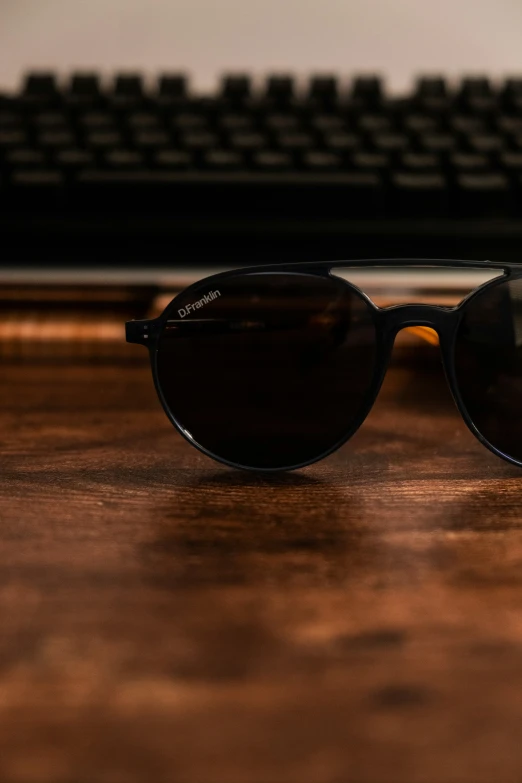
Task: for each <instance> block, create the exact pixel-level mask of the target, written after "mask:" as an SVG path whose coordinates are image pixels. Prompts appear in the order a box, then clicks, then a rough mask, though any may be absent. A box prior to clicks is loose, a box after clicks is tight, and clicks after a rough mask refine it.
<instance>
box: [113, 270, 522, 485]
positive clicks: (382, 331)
mask: <svg viewBox="0 0 522 783" xmlns="http://www.w3.org/2000/svg"><path fill="white" fill-rule="evenodd" d="M375 267H383V268H386V267H388V268H389V267H393V268H400V267H405V268H412V267H418V268H429V267H432V268H452V269H483V270H487V271H489V270H491V271H493V272H494V271H498V272H499V273H502V274H499V275H497V276H495V277H494V278H493V279H491V280H488V281H487V282H486V283H483V284H482V285H480V286H478V287H477V288H475V289H473V291H471V292H470V293H469V294H468V295H467V296H466V297H464V299H462V301H460V302H459V304H458V305H456V306H454V307H448V306H445V305H431V304H399V305H391V306H389V307H378V306H377V305H376V304H375V303H374V302H373V301H372V300H371V299H370V297H369V296H368V295H367V294H365V293H364V291H362V290H361V289H360V288H359V287H358V286H357V285H355V284H354V283H351V282H350V281H349V280H345V279H344V278H343V277H340V276H339V275H335V274H332V271H333V270H336V269H357V268H375ZM269 273H271V274H273V273H285V274H296V275H302V274H305V275H315V276H317V277H322V278H325V277H326V278H334V279H336V280H338V281H340V282H342V283H344V284H345V285H346V286H348V287H349V288H350V289H351V290H352V291H355V292H356V293H357V295H359V296H360V297H361V298H362V299H363V300H364V301H365V302H366V303H367V305H368V306H369V308H370V312H371V313H372V316H373V319H374V323H375V327H376V338H377V339H376V355H375V371H374V376H373V379H372V383H371V386H370V389H369V391H368V400H367V402H366V404H365V405H363V406H362V409H361V412H360V413H359V415H358V417H357V419H356V420H355V421H354V423H353V424H352V426H351V427H350V430H349V431H348V432H347V433H345V434H343V436H342V438H341V439H340V440H339V441H338V442H337V443H336V444H335V445H334V446H333V447H331V448H329V449H328V450H327V451H326V452H324V453H323V454H321V455H319V456H317V457H314V458H313V459H311V460H307V461H306V462H302V463H299V464H295V465H288V466H285V467H277V468H258V467H251V466H246V465H240V464H236V463H234V462H230V461H228V460H225V459H223V458H222V457H219V456H218V455H216V454H214V453H212V452H211V451H209V450H207V449H206V448H205V447H204V446H201V445H200V444H199V443H197V442H196V441H195V440H194V439H192V438H191V437H189V436H188V435H187V432H186V431H185V430H184V428H183V427H182V425H181V424H180V423H179V422H178V421H177V419H176V417H175V416H174V414H173V413H172V411H171V410H170V407H169V405H168V403H167V401H166V399H165V397H164V395H163V392H162V389H161V385H160V382H159V378H158V367H157V356H158V345H159V338H160V335H161V333H162V331H163V327H164V325H165V324H166V322H167V321H168V320H169V318H170V316H171V313H172V311H173V310H175V309H176V307H175V305H176V302H177V300H178V297H179V296H181V295H183V296H186V295H187V294H188V293H190V292H191V291H194V292H196V291H197V290H198V289H199V288H200V287H202V286H204V287H205V288H207V287H208V286H209V285H214V284H215V283H219V282H220V281H223V280H226V279H227V278H232V277H237V276H239V275H241V276H245V277H246V276H248V275H253V274H256V275H257V274H269ZM520 277H522V263H520V264H513V263H507V262H502V261H472V260H456V259H438V258H437V259H434V258H374V259H360V260H350V261H324V262H314V261H312V262H305V263H288V264H287V263H281V264H270V265H266V266H252V267H245V268H241V269H232V270H228V271H226V272H220V273H217V274H215V275H211V276H208V277H205V278H202V279H200V280H198V281H196V282H195V283H192V284H191V285H190V286H188V287H187V288H184V289H183V291H181V292H180V293H179V294H178V295H176V296H175V297H174V299H172V301H171V302H170V303H169V304H168V305H167V306H166V308H165V309H164V310H163V312H162V313H161V314H160V315H159V316H158V317H157V318H153V319H146V320H135V321H128V322H127V323H126V324H125V330H126V340H127V342H129V343H136V344H139V345H144V346H145V347H147V348H148V349H149V357H150V363H151V369H152V376H153V380H154V386H155V388H156V392H157V394H158V397H159V400H160V402H161V405H162V407H163V409H164V411H165V413H166V415H167V417H168V418H169V420H170V421H171V422H172V424H173V425H174V427H175V428H176V429H177V430H178V432H179V433H180V434H181V435H182V436H183V437H184V438H185V439H186V440H187V441H188V442H189V443H190V444H191V445H192V446H194V447H195V448H197V449H198V450H199V451H200V452H202V453H203V454H205V455H206V456H208V457H211V458H212V459H214V460H216V461H218V462H221V463H222V464H225V465H229V466H230V467H234V468H240V469H243V470H250V471H255V472H263V473H273V472H283V471H287V470H296V469H298V468H302V467H306V466H307V465H311V464H314V463H315V462H319V461H320V460H322V459H325V458H326V457H328V456H329V455H330V454H333V453H334V452H335V451H337V449H339V448H340V447H341V446H342V445H343V444H344V443H346V442H347V441H348V440H350V438H351V437H352V436H353V435H354V434H355V433H356V432H357V430H358V429H359V427H360V426H361V425H362V424H363V422H364V420H365V419H366V417H367V416H368V414H369V412H370V411H371V409H372V407H373V405H374V404H375V401H376V399H377V396H378V394H379V391H380V389H381V386H382V383H383V381H384V378H385V376H386V372H387V370H388V367H389V363H390V358H391V353H392V350H393V345H394V341H395V337H396V336H397V334H398V332H399V331H401V330H402V329H405V328H407V327H411V326H424V327H429V328H431V329H433V330H435V331H436V332H437V334H438V337H439V343H440V351H441V358H442V364H443V368H444V373H445V376H446V380H447V383H448V386H449V389H450V392H451V395H452V397H453V400H454V402H455V404H456V406H457V409H458V411H459V413H460V415H461V416H462V418H463V420H464V422H465V424H466V426H467V427H468V429H469V430H470V431H471V432H472V434H473V435H474V436H475V437H476V438H477V440H478V441H479V442H480V443H482V445H483V446H485V447H486V448H487V449H489V451H491V452H492V453H493V454H495V455H496V456H498V457H501V458H502V459H504V460H506V461H507V462H510V463H512V464H513V465H517V466H518V467H522V461H519V460H516V459H514V458H513V457H510V456H509V455H508V454H505V453H504V452H502V451H501V450H500V449H498V448H496V447H495V446H494V445H493V444H492V443H490V442H489V441H488V440H487V439H486V438H485V437H484V436H483V435H482V434H481V432H480V431H479V430H478V429H477V427H476V426H475V424H474V422H473V420H472V419H471V417H470V415H469V414H468V411H467V409H466V407H465V405H464V402H463V400H462V397H461V394H460V391H459V387H458V382H457V377H456V372H455V365H454V354H455V341H456V336H457V332H458V327H459V324H460V321H461V319H462V316H463V314H464V312H465V310H466V307H467V306H468V304H469V303H470V302H472V301H473V299H474V298H475V297H476V296H479V295H481V294H482V293H483V292H484V291H485V290H486V289H490V288H494V287H495V286H497V285H501V284H503V283H505V282H506V280H508V279H517V278H520Z"/></svg>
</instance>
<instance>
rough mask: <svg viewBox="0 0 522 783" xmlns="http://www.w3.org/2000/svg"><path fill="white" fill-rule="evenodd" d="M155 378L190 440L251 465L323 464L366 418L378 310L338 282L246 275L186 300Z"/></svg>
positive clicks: (178, 306)
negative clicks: (324, 458) (321, 458)
mask: <svg viewBox="0 0 522 783" xmlns="http://www.w3.org/2000/svg"><path fill="white" fill-rule="evenodd" d="M168 316H169V317H168V321H167V323H166V325H165V327H164V330H163V332H162V334H161V336H160V340H159V347H158V355H157V378H158V382H159V386H160V389H161V392H162V394H163V398H164V403H165V404H166V406H167V408H168V409H169V411H170V413H171V415H172V416H173V417H174V418H175V420H176V422H177V424H178V426H180V427H181V428H182V429H183V430H184V432H185V434H186V435H187V437H189V439H192V440H193V441H194V442H195V443H196V444H198V445H199V446H201V447H202V448H204V449H206V450H207V451H208V452H210V453H211V454H212V455H213V456H215V457H217V458H220V459H223V460H226V461H227V462H231V463H233V464H235V465H239V466H243V467H251V468H264V469H267V468H272V469H274V468H276V469H277V468H290V467H295V466H298V465H302V464H304V463H306V462H310V461H313V460H315V459H319V458H320V457H322V456H323V455H324V454H325V453H326V452H328V451H329V450H331V449H333V448H334V447H335V446H336V445H337V444H338V443H339V442H340V441H342V440H343V439H344V438H345V437H346V436H347V435H348V434H350V432H351V430H352V429H353V428H354V427H355V426H358V424H359V423H360V421H359V418H360V417H361V416H362V415H363V414H364V412H365V407H366V405H367V403H369V400H368V394H369V391H370V389H371V386H372V380H373V377H374V372H375V353H376V331H375V326H374V320H373V312H372V309H371V307H370V306H369V305H368V303H367V302H366V301H365V300H364V299H363V297H361V295H360V294H359V293H358V292H357V291H356V290H355V289H352V288H351V287H350V286H348V285H347V284H346V283H344V282H343V281H341V280H339V279H335V278H325V277H319V276H314V275H303V274H287V273H273V274H260V273H258V274H250V275H249V274H246V275H245V274H243V275H238V276H235V277H229V278H225V279H223V280H219V281H216V282H215V283H212V284H204V283H203V284H202V285H201V287H200V288H198V289H197V290H194V289H193V290H191V291H190V292H189V293H184V294H181V295H180V296H178V297H177V298H176V299H175V301H174V302H173V304H172V306H171V308H170V311H169V313H168Z"/></svg>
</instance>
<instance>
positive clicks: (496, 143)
mask: <svg viewBox="0 0 522 783" xmlns="http://www.w3.org/2000/svg"><path fill="white" fill-rule="evenodd" d="M468 144H469V146H470V148H471V149H472V150H473V151H474V152H482V153H486V152H498V151H499V150H501V149H502V148H503V146H504V139H503V138H502V136H498V135H496V134H493V133H490V134H477V135H476V136H470V137H469V139H468Z"/></svg>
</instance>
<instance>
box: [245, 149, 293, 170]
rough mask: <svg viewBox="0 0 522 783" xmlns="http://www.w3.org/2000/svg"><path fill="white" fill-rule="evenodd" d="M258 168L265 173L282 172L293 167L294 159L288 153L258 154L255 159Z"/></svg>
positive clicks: (267, 152)
mask: <svg viewBox="0 0 522 783" xmlns="http://www.w3.org/2000/svg"><path fill="white" fill-rule="evenodd" d="M253 163H254V166H256V168H258V169H260V170H265V171H274V170H277V171H282V170H284V169H289V168H291V167H292V158H291V156H290V155H288V153H286V152H272V151H269V150H267V151H264V152H256V153H255V155H254V157H253Z"/></svg>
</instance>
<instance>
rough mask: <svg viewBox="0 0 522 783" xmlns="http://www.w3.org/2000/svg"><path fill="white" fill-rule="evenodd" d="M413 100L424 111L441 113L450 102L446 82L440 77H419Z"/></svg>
mask: <svg viewBox="0 0 522 783" xmlns="http://www.w3.org/2000/svg"><path fill="white" fill-rule="evenodd" d="M414 100H415V102H416V103H417V104H418V105H419V107H420V108H422V109H423V110H425V111H429V112H435V113H440V112H443V111H444V110H445V109H446V108H448V106H449V101H450V96H449V91H448V87H447V84H446V80H445V79H444V78H443V77H441V76H422V77H420V78H419V79H417V86H416V90H415V97H414Z"/></svg>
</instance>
